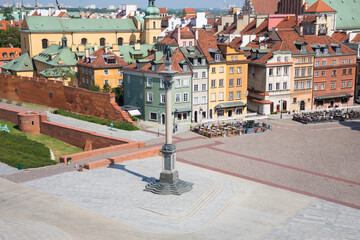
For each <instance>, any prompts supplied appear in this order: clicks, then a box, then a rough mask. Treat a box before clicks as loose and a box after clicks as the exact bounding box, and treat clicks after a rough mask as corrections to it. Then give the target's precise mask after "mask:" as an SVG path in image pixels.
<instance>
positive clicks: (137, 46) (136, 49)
mask: <svg viewBox="0 0 360 240" xmlns="http://www.w3.org/2000/svg"><path fill="white" fill-rule="evenodd" d="M140 47H141V45H140V43H138V42H137V43H135V44H134V50H135V51H140V49H141V48H140Z"/></svg>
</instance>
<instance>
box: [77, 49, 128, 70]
mask: <svg viewBox="0 0 360 240" xmlns="http://www.w3.org/2000/svg"><path fill="white" fill-rule="evenodd" d="M104 56H112V57H115V59H116V63H115V64H108V63H106V62H105V60H104ZM91 57H96V58H95V59H94V60H93V62H91V63H89V62H87V61H86V59H83V60H81V61H80V62H78V64H79V65H82V66H88V67H92V68H118V67H124V66H126V65H127V62H125V61H124V60H123V59H121V58H120V57H119V56H117V55H115V54H114V53H113V52H111V51H109V52H106V51H105V47H103V48H100V49H99V50H97V51H96V52H94V53H93V54H92V55H91Z"/></svg>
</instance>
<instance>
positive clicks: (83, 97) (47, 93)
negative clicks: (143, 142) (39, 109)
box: [0, 74, 134, 123]
mask: <svg viewBox="0 0 360 240" xmlns="http://www.w3.org/2000/svg"><path fill="white" fill-rule="evenodd" d="M0 98H5V99H10V100H14V101H20V102H28V103H35V104H39V105H44V106H48V107H52V108H61V109H65V110H68V111H71V112H74V113H80V114H84V115H89V116H93V117H98V118H104V119H110V120H113V121H119V122H129V123H134V122H133V121H132V120H131V118H130V117H129V116H128V114H127V113H126V112H125V111H124V110H122V109H121V108H120V107H119V106H118V105H117V104H116V102H115V94H106V93H99V92H93V91H88V90H86V89H81V88H74V87H68V86H64V84H63V83H62V82H61V81H55V80H48V79H42V78H30V77H20V76H9V75H4V74H0Z"/></svg>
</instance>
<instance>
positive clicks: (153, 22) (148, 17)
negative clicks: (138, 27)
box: [142, 0, 161, 44]
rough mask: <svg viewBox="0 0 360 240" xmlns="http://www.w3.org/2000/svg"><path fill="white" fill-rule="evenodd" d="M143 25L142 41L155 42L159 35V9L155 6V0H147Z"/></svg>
mask: <svg viewBox="0 0 360 240" xmlns="http://www.w3.org/2000/svg"><path fill="white" fill-rule="evenodd" d="M144 25H145V26H144V31H143V36H142V42H143V43H148V44H155V43H156V42H157V40H158V38H159V37H161V17H160V10H159V9H158V8H157V7H155V0H149V6H148V7H147V8H146V9H145V17H144Z"/></svg>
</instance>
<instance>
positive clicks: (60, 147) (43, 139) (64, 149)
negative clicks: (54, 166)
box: [0, 120, 83, 168]
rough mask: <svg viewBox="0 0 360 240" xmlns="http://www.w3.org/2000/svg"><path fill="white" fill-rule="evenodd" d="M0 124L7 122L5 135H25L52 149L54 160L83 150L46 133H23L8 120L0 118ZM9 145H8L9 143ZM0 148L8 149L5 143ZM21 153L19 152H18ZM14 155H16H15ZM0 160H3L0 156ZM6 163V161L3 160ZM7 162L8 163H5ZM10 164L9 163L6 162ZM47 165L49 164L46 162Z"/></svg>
mask: <svg viewBox="0 0 360 240" xmlns="http://www.w3.org/2000/svg"><path fill="white" fill-rule="evenodd" d="M0 124H1V125H2V126H4V125H5V124H7V126H8V128H9V130H10V132H11V134H7V136H9V135H14V136H22V137H25V138H27V139H28V140H32V141H35V142H36V143H40V144H43V145H44V146H46V148H49V149H51V151H53V153H54V155H55V159H56V161H59V157H60V156H63V155H68V154H73V153H78V152H82V151H83V150H82V149H80V148H77V147H74V146H71V145H69V144H67V143H64V142H61V141H59V140H56V139H54V138H51V137H48V136H46V135H42V134H27V133H23V132H20V131H19V130H17V129H16V127H15V124H12V123H8V122H5V121H1V120H0ZM2 141H5V140H4V139H3V138H2ZM9 144H10V143H9ZM0 145H1V140H0ZM9 146H10V145H9ZM1 149H5V150H7V149H8V146H7V145H1ZM18 150H19V151H20V152H21V151H22V149H21V148H20V149H18ZM20 154H21V153H20ZM49 154H50V151H49ZM36 155H37V153H36V154H35V156H36ZM15 156H16V155H15ZM50 159H51V158H50V156H49V160H50ZM0 161H1V162H3V161H2V160H1V158H0ZM50 161H51V162H52V163H56V162H54V161H52V160H50ZM4 163H6V162H4ZM6 164H8V163H6ZM8 165H10V164H8ZM47 165H49V164H47ZM10 166H13V165H10ZM15 167H18V165H16V166H15ZM31 167H34V166H31ZM35 167H38V166H35ZM24 168H29V167H25V165H24Z"/></svg>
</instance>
